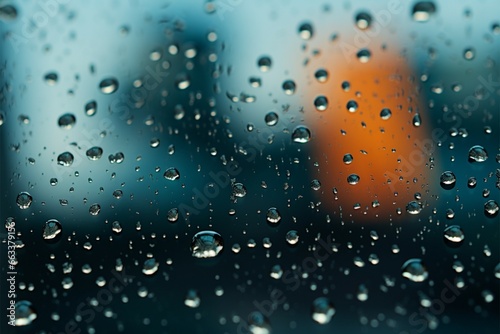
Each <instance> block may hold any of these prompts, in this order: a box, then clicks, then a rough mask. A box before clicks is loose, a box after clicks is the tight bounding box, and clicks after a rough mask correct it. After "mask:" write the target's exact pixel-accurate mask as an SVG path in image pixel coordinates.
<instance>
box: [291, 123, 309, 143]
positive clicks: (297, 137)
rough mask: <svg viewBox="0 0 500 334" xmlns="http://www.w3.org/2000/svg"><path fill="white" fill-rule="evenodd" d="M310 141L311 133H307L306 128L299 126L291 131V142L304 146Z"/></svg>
mask: <svg viewBox="0 0 500 334" xmlns="http://www.w3.org/2000/svg"><path fill="white" fill-rule="evenodd" d="M310 140H311V131H309V129H308V128H307V127H306V126H304V125H299V126H297V127H296V128H295V129H294V130H293V132H292V141H293V142H294V143H301V144H305V143H307V142H309V141H310Z"/></svg>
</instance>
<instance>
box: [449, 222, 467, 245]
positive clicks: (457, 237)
mask: <svg viewBox="0 0 500 334" xmlns="http://www.w3.org/2000/svg"><path fill="white" fill-rule="evenodd" d="M444 237H445V239H446V240H448V241H450V242H454V243H459V242H462V241H463V240H464V238H465V235H464V231H463V230H462V228H461V227H460V226H458V225H451V226H448V227H447V228H445V230H444Z"/></svg>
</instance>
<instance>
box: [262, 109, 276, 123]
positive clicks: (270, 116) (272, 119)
mask: <svg viewBox="0 0 500 334" xmlns="http://www.w3.org/2000/svg"><path fill="white" fill-rule="evenodd" d="M278 120H279V117H278V114H277V113H275V112H274V111H270V112H268V113H267V114H266V116H265V117H264V121H265V122H266V124H267V125H268V126H274V125H276V124H278Z"/></svg>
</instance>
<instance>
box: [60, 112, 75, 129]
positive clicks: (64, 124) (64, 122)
mask: <svg viewBox="0 0 500 334" xmlns="http://www.w3.org/2000/svg"><path fill="white" fill-rule="evenodd" d="M75 123H76V117H75V115H73V114H70V113H67V114H64V115H62V116H61V117H59V120H58V121H57V124H58V125H59V127H60V128H63V129H66V130H69V129H71V128H72V127H73V126H75Z"/></svg>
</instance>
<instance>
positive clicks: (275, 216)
mask: <svg viewBox="0 0 500 334" xmlns="http://www.w3.org/2000/svg"><path fill="white" fill-rule="evenodd" d="M266 219H267V221H268V222H270V223H272V224H277V223H278V222H279V221H280V220H281V216H280V213H279V211H278V209H276V208H269V209H268V210H267V214H266Z"/></svg>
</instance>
